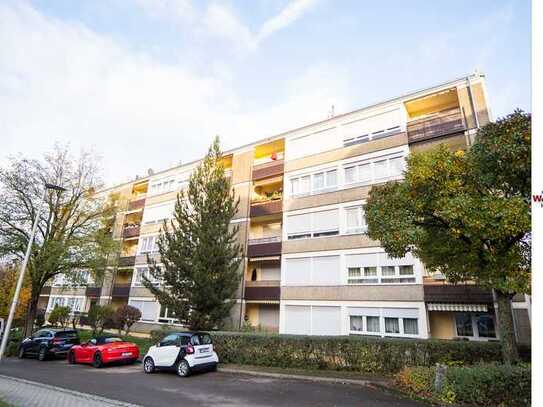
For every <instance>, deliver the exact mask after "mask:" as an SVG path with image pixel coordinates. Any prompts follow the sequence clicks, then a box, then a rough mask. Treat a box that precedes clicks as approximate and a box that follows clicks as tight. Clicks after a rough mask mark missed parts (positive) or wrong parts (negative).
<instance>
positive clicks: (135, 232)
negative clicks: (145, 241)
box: [123, 223, 140, 239]
mask: <svg viewBox="0 0 543 407" xmlns="http://www.w3.org/2000/svg"><path fill="white" fill-rule="evenodd" d="M139 235H140V224H139V223H137V224H127V225H124V228H123V238H125V239H126V238H131V237H137V236H139Z"/></svg>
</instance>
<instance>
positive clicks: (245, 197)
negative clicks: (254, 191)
mask: <svg viewBox="0 0 543 407" xmlns="http://www.w3.org/2000/svg"><path fill="white" fill-rule="evenodd" d="M234 194H235V196H236V197H239V206H238V213H236V214H235V215H234V219H242V218H247V217H248V214H249V205H250V203H249V200H250V194H251V185H250V184H249V183H245V184H239V185H234Z"/></svg>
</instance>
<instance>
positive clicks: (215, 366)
mask: <svg viewBox="0 0 543 407" xmlns="http://www.w3.org/2000/svg"><path fill="white" fill-rule="evenodd" d="M217 365H218V363H215V364H214V365H213V366H211V368H210V369H209V370H210V371H211V372H216V371H217Z"/></svg>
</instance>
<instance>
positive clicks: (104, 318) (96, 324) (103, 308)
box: [84, 305, 115, 336]
mask: <svg viewBox="0 0 543 407" xmlns="http://www.w3.org/2000/svg"><path fill="white" fill-rule="evenodd" d="M114 316H115V310H114V309H113V307H112V306H111V305H93V306H92V307H91V308H90V310H89V312H88V314H87V317H86V320H85V321H84V322H86V323H87V324H88V325H89V326H90V327H91V328H92V335H93V336H98V335H101V334H102V332H104V329H108V328H111V327H114V326H115V324H114Z"/></svg>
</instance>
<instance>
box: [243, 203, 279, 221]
mask: <svg viewBox="0 0 543 407" xmlns="http://www.w3.org/2000/svg"><path fill="white" fill-rule="evenodd" d="M281 212H283V200H282V199H277V200H275V201H267V202H257V203H253V204H251V212H250V214H251V217H252V218H254V217H257V216H266V215H273V214H276V213H281Z"/></svg>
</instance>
